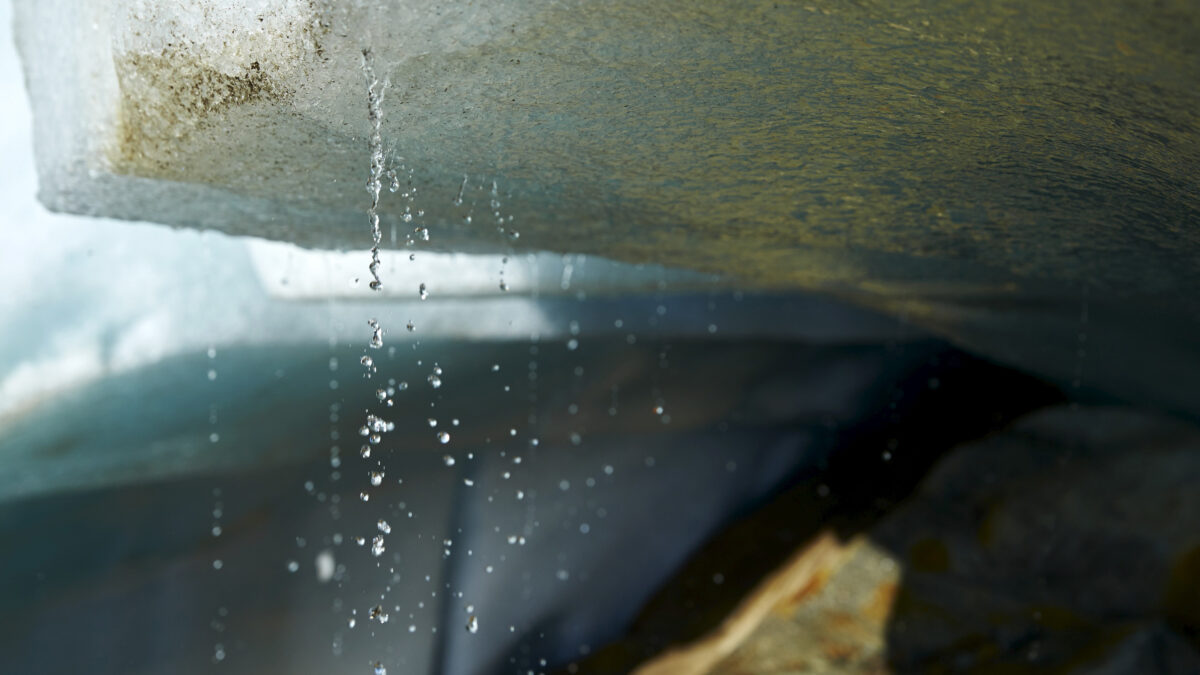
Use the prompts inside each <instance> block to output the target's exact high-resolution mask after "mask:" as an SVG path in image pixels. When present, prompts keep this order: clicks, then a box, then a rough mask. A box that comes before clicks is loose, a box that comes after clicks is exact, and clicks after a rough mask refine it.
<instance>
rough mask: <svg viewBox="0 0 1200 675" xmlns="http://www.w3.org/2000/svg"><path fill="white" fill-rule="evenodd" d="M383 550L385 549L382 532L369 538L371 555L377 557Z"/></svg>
mask: <svg viewBox="0 0 1200 675" xmlns="http://www.w3.org/2000/svg"><path fill="white" fill-rule="evenodd" d="M385 550H387V549H386V548H384V545H383V535H382V534H377V535H375V536H374V537H372V538H371V555H373V556H375V557H376V558H378V557H379V556H381V555H383V552H384V551H385Z"/></svg>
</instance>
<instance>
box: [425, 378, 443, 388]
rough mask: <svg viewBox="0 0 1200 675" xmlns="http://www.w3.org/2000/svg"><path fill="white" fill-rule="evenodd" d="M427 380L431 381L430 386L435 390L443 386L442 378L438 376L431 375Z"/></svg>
mask: <svg viewBox="0 0 1200 675" xmlns="http://www.w3.org/2000/svg"><path fill="white" fill-rule="evenodd" d="M427 379H428V380H429V384H430V386H432V387H433V388H434V389H437V388H438V387H440V386H442V378H440V377H438V376H437V375H430V376H429V377H428V378H427Z"/></svg>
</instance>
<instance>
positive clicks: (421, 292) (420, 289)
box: [417, 284, 429, 300]
mask: <svg viewBox="0 0 1200 675" xmlns="http://www.w3.org/2000/svg"><path fill="white" fill-rule="evenodd" d="M417 295H418V296H420V298H421V299H422V300H424V299H426V298H428V297H429V291H428V290H426V288H425V284H421V285H420V287H418V288H417Z"/></svg>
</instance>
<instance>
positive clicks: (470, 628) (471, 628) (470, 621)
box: [467, 614, 479, 633]
mask: <svg viewBox="0 0 1200 675" xmlns="http://www.w3.org/2000/svg"><path fill="white" fill-rule="evenodd" d="M467 632H468V633H477V632H479V620H478V619H476V618H475V615H474V614H472V615H471V616H470V617H468V618H467Z"/></svg>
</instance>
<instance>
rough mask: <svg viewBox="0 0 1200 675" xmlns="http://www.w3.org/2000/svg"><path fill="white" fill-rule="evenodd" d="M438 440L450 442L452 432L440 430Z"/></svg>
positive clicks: (442, 442) (444, 442)
mask: <svg viewBox="0 0 1200 675" xmlns="http://www.w3.org/2000/svg"><path fill="white" fill-rule="evenodd" d="M437 439H438V442H439V443H441V444H442V445H445V444H447V443H449V442H450V434H449V433H447V432H445V431H439V432H438V435H437Z"/></svg>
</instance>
